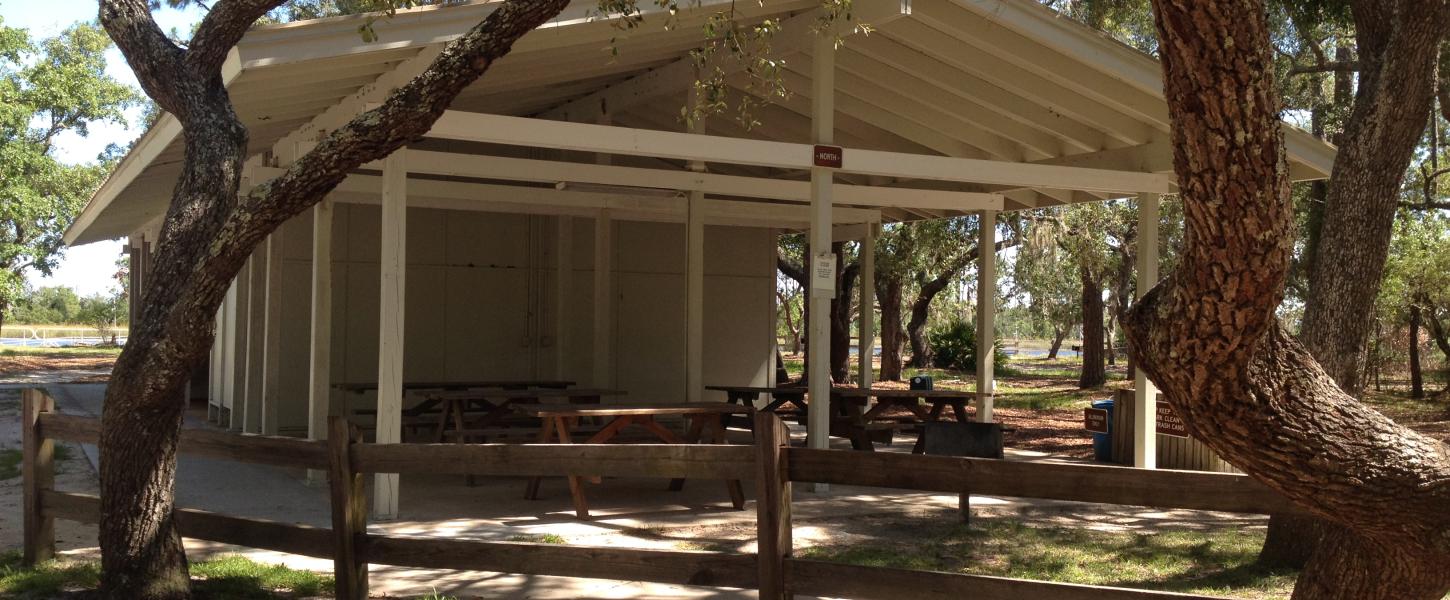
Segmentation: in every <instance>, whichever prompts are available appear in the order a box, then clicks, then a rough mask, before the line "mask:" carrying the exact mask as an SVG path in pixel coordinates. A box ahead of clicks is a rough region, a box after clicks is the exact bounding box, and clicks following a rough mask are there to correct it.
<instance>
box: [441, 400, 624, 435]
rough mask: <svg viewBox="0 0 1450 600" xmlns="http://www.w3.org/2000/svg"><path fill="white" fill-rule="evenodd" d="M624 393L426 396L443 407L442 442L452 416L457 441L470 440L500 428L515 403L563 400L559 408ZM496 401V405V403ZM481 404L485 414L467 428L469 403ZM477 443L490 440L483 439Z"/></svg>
mask: <svg viewBox="0 0 1450 600" xmlns="http://www.w3.org/2000/svg"><path fill="white" fill-rule="evenodd" d="M625 393H626V392H625V391H624V390H610V389H593V388H567V389H560V388H537V389H525V390H490V389H474V390H455V391H436V392H427V393H425V394H424V396H425V397H426V398H427V399H428V401H431V402H434V403H435V404H441V405H442V406H443V412H442V414H440V415H439V416H438V430H437V433H436V435H435V436H434V438H435V441H438V442H442V441H443V439H444V438H445V437H446V436H447V435H448V434H447V429H448V425H449V421H450V419H449V417H452V419H451V420H452V424H453V429H454V436H455V437H456V438H457V439H456V441H458V442H466V441H468V439H467V438H468V437H470V436H472V437H480V438H482V437H486V436H487V435H488V433H489V431H488V429H487V428H488V427H490V426H493V425H497V424H498V423H499V422H500V421H502V420H503V419H504V417H506V416H508V415H509V414H510V408H511V407H513V406H514V405H516V404H522V403H534V404H538V403H539V401H540V400H544V399H548V398H557V399H562V400H563V403H562V404H560V406H568V405H578V404H599V401H600V399H601V398H603V397H604V396H623V395H625ZM493 401H496V402H497V403H494V402H493ZM477 403H482V404H484V405H485V406H486V407H487V408H486V409H485V410H484V412H483V414H482V415H480V416H478V417H477V418H475V419H473V422H472V423H468V424H467V426H465V420H466V419H465V414H466V413H467V410H468V408H469V405H470V404H477ZM478 441H487V440H484V439H480V440H478Z"/></svg>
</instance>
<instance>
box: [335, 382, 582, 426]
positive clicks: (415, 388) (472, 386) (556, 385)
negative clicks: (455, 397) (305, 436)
mask: <svg viewBox="0 0 1450 600" xmlns="http://www.w3.org/2000/svg"><path fill="white" fill-rule="evenodd" d="M573 385H574V382H572V381H565V380H555V379H492V380H483V381H405V382H403V392H405V393H406V392H419V391H429V390H436V391H467V390H482V389H500V390H527V389H533V388H539V389H564V388H567V387H571V386H573ZM332 389H335V390H338V391H341V392H346V393H352V394H361V393H363V392H370V391H374V390H376V389H378V384H377V382H375V381H374V382H366V381H359V382H352V383H334V384H332ZM437 405H438V401H437V400H431V399H430V400H424V401H422V402H419V403H418V404H417V405H416V406H413V407H410V408H408V409H406V410H404V411H403V415H404V416H408V417H416V416H418V415H421V414H423V413H425V412H427V411H428V410H430V409H432V408H433V407H434V406H437ZM354 412H355V413H356V414H359V415H361V414H368V413H367V412H366V411H354Z"/></svg>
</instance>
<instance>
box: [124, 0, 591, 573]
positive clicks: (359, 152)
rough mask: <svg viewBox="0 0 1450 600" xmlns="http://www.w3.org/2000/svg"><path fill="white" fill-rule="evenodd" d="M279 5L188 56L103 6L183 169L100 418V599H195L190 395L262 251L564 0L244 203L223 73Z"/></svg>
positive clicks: (348, 130)
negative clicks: (223, 307) (179, 450)
mask: <svg viewBox="0 0 1450 600" xmlns="http://www.w3.org/2000/svg"><path fill="white" fill-rule="evenodd" d="M282 2H283V0H230V1H228V2H218V3H215V4H214V5H213V6H212V9H211V10H210V11H209V12H207V13H206V15H205V16H204V17H203V18H202V21H201V23H200V24H199V25H198V26H197V28H196V30H195V31H194V32H193V35H192V38H191V42H190V43H189V44H188V46H187V47H186V48H181V47H179V46H177V45H175V44H174V43H172V41H171V40H170V39H169V38H168V37H167V36H166V34H165V32H163V31H162V30H161V28H160V27H158V26H157V25H156V22H155V21H154V20H153V19H152V18H151V13H150V6H149V3H148V2H146V1H145V0H102V2H101V8H100V20H101V23H102V25H103V26H104V27H105V28H106V31H107V32H108V33H109V34H110V36H111V38H112V39H113V40H114V41H115V43H116V45H117V46H118V47H119V48H120V49H121V52H122V53H123V54H124V55H125V56H126V60H127V62H128V63H130V65H131V68H132V70H134V71H135V73H136V77H137V80H138V81H139V82H140V83H141V86H142V87H143V88H144V89H145V91H146V93H147V94H148V95H149V96H151V98H152V99H153V100H155V101H156V102H157V104H158V105H160V107H161V108H162V109H163V110H165V111H167V112H168V113H170V114H172V115H174V116H175V117H176V118H177V120H178V121H179V122H180V123H181V125H182V131H183V141H184V145H183V148H184V150H183V155H182V156H183V158H182V164H181V166H180V175H179V177H178V180H177V184H176V187H175V189H174V190H173V192H172V199H171V204H170V206H169V207H168V209H167V212H166V215H165V217H164V219H163V221H162V226H161V235H160V240H159V243H158V245H157V250H156V256H155V259H154V260H153V262H152V269H153V273H154V275H155V276H154V277H149V278H147V279H148V281H149V282H150V283H148V286H147V289H146V290H145V293H144V294H140V295H141V296H143V297H145V298H146V302H145V306H144V307H143V308H142V310H141V312H140V314H139V318H138V321H137V322H136V323H133V327H132V330H131V335H130V339H129V340H128V343H127V344H126V347H125V349H124V350H122V352H121V355H120V356H119V357H118V358H117V360H116V366H115V368H114V369H113V371H112V376H111V382H110V385H109V386H108V387H107V389H106V398H105V403H104V405H103V406H102V414H101V425H102V427H101V435H100V440H99V443H98V446H99V448H100V453H101V460H100V488H101V490H100V491H101V514H100V527H99V538H100V544H101V594H102V596H103V597H105V598H108V599H116V600H119V599H126V600H133V599H141V600H145V599H163V598H164V599H171V598H186V597H188V596H189V593H190V592H189V585H190V580H189V575H188V569H187V565H186V555H185V551H184V549H183V547H182V545H181V537H180V536H179V535H178V532H177V529H176V524H175V521H174V516H173V515H174V501H175V494H174V484H175V473H176V447H177V440H178V437H179V434H180V427H181V417H182V410H183V403H182V400H181V399H182V397H183V396H182V394H183V392H184V388H185V384H186V381H187V378H188V377H189V376H190V374H191V372H192V371H193V370H194V369H195V368H197V367H198V366H200V365H201V364H202V363H203V362H204V361H205V360H206V359H207V355H208V353H209V350H210V348H211V344H212V339H213V336H214V333H215V332H214V331H213V328H214V326H215V317H216V309H217V307H218V306H219V305H220V304H221V300H222V296H223V295H224V294H225V292H226V289H227V287H228V283H229V281H230V280H231V278H232V277H233V276H234V275H235V274H236V273H237V272H238V271H239V270H240V268H241V266H242V264H243V263H244V261H245V260H246V258H247V256H248V255H250V254H251V252H252V250H253V248H255V247H256V246H257V244H258V243H259V242H260V241H262V240H263V239H265V237H266V236H267V235H268V234H269V233H271V232H272V231H274V230H276V229H277V227H279V226H280V225H281V224H282V223H284V222H286V221H287V220H288V219H290V218H292V217H294V216H296V215H298V214H300V213H301V212H302V211H304V210H306V209H308V208H310V207H311V206H312V205H314V204H316V203H317V202H318V201H319V200H320V199H321V198H323V197H324V196H325V195H326V194H327V193H328V192H329V191H331V190H332V189H333V188H334V187H336V186H337V184H338V183H339V182H341V181H342V180H343V179H344V178H345V177H346V176H347V174H348V173H349V172H350V171H352V170H353V169H356V168H357V167H359V166H361V165H363V164H365V163H367V162H370V161H373V160H378V159H381V158H384V157H386V156H387V155H388V154H390V153H392V152H393V151H394V150H396V149H398V148H400V147H402V146H403V145H404V144H405V143H407V142H408V141H409V140H413V139H417V138H419V137H421V136H422V135H423V134H424V133H426V132H427V131H428V129H429V128H431V127H432V124H433V122H435V121H436V120H437V119H438V117H440V116H441V115H442V114H443V111H444V110H445V109H447V107H448V105H449V104H451V103H452V101H453V99H454V98H456V97H457V95H458V94H459V92H461V91H462V90H463V89H464V88H466V87H467V86H468V85H470V84H472V83H473V82H474V81H477V80H478V78H479V77H480V76H482V75H483V73H484V71H486V70H487V69H488V67H489V66H490V65H491V64H493V62H494V61H496V60H498V59H499V58H500V57H502V56H503V55H505V54H507V53H508V51H509V49H510V48H511V47H512V45H513V42H514V41H515V40H517V39H518V38H519V37H521V36H523V35H524V34H525V33H527V32H529V31H532V30H533V29H534V28H535V27H538V26H539V25H540V24H541V23H543V22H545V21H547V20H548V19H550V18H552V17H554V16H555V15H557V14H558V13H559V12H560V11H561V10H563V8H564V6H565V5H567V4H568V0H535V1H532V2H526V1H522V0H514V1H510V2H505V3H502V4H500V5H499V6H498V8H497V9H495V10H494V11H493V12H492V13H490V14H489V15H488V16H487V17H486V18H485V19H484V20H483V21H482V22H480V23H479V24H477V25H476V26H474V27H473V28H472V29H470V30H469V31H467V32H465V33H464V34H463V35H461V36H460V37H459V38H458V39H456V40H454V41H453V42H451V43H450V44H449V46H448V47H447V48H446V49H445V50H444V51H443V52H442V53H440V55H439V56H438V57H437V58H436V59H435V60H434V61H433V63H432V64H431V65H430V66H429V67H428V69H427V70H425V72H424V73H423V74H421V75H420V76H419V77H418V78H416V79H414V80H413V81H411V82H409V83H407V84H405V85H404V86H402V87H401V88H400V89H398V90H396V91H394V92H393V93H391V94H390V95H389V96H388V97H387V98H386V99H385V100H384V102H383V103H382V104H381V105H380V106H378V107H377V108H374V109H371V110H369V111H367V112H366V113H364V114H362V115H359V116H357V117H356V118H354V119H353V120H352V121H350V122H348V123H347V124H346V125H344V126H342V127H340V128H337V129H336V130H333V131H331V132H329V133H327V134H326V135H324V136H323V137H322V139H321V140H320V141H319V143H318V145H317V146H316V147H315V148H314V149H313V150H312V151H310V152H308V153H307V154H304V155H303V156H302V157H300V158H298V159H297V160H296V161H295V162H294V163H292V164H291V165H290V166H288V167H287V169H286V170H285V171H284V172H283V174H282V175H280V176H278V177H277V178H276V179H273V180H271V181H267V182H260V185H258V186H256V187H255V188H253V189H252V190H250V191H249V192H248V193H247V194H246V195H242V196H239V195H238V189H239V184H240V177H241V171H242V161H243V160H244V159H245V158H246V157H247V141H248V139H247V138H248V135H247V130H246V128H245V127H244V126H243V125H242V123H241V121H240V119H238V118H237V115H236V113H235V112H234V111H233V109H232V105H231V101H230V99H229V98H228V96H227V90H226V88H225V87H224V86H223V84H222V78H221V75H220V74H221V69H222V65H223V64H224V63H225V61H226V59H227V56H228V52H229V50H230V49H231V48H232V47H233V46H235V45H236V43H237V41H238V40H239V39H240V38H241V36H242V35H243V34H244V33H245V32H246V31H247V29H248V28H250V27H251V25H252V24H253V23H255V22H256V20H257V19H259V18H261V17H262V16H263V15H264V14H266V12H267V11H269V10H271V9H273V8H275V7H277V6H279V5H280V4H282Z"/></svg>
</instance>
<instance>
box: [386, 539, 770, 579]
mask: <svg viewBox="0 0 1450 600" xmlns="http://www.w3.org/2000/svg"><path fill="white" fill-rule="evenodd" d="M363 556H364V557H365V558H366V559H367V560H368V562H374V563H380V564H387V565H395V566H400V567H417V568H428V569H458V570H461V571H494V572H499V573H518V574H520V575H549V576H558V577H585V578H592V579H618V580H624V581H648V582H652V583H668V584H676V585H704V586H714V587H734V588H754V587H755V584H756V576H755V571H756V566H755V557H754V556H752V555H749V554H726V553H721V552H691V551H684V550H640V549H634V548H609V547H597V546H564V545H559V544H539V543H529V542H493V541H489V542H485V541H473V540H456V539H439V538H404V537H383V536H368V538H367V541H366V543H365V544H364V545H363Z"/></svg>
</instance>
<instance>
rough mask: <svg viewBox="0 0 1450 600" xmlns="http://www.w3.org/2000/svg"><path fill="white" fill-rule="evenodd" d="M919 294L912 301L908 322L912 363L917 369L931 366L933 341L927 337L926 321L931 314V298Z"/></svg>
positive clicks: (907, 336)
mask: <svg viewBox="0 0 1450 600" xmlns="http://www.w3.org/2000/svg"><path fill="white" fill-rule="evenodd" d="M935 296H936V294H932V295H930V296H925V297H924V296H923V295H922V294H917V296H916V300H915V301H913V302H912V303H911V318H910V319H908V320H907V322H906V339H907V340H908V341H909V342H910V343H911V363H910V365H909V366H911V367H913V368H916V369H925V368H928V367H930V366H931V343H930V341H929V340H927V339H926V321H927V318H928V317H930V316H931V298H932V297H935Z"/></svg>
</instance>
